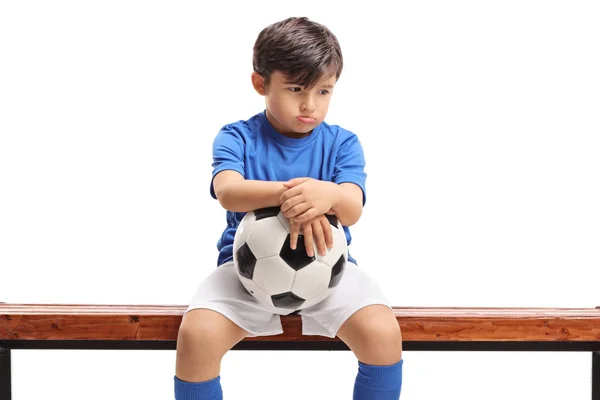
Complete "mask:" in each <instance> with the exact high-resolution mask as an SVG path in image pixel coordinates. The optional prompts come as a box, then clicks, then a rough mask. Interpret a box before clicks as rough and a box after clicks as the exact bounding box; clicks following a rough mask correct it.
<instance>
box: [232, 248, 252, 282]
mask: <svg viewBox="0 0 600 400" xmlns="http://www.w3.org/2000/svg"><path fill="white" fill-rule="evenodd" d="M236 255H237V268H238V271H239V272H240V275H242V276H245V277H246V278H248V279H252V276H253V275H254V266H256V257H255V256H254V254H252V250H250V247H248V243H244V244H243V245H242V246H240V248H239V249H238V250H237V253H236Z"/></svg>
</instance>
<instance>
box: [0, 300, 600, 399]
mask: <svg viewBox="0 0 600 400" xmlns="http://www.w3.org/2000/svg"><path fill="white" fill-rule="evenodd" d="M184 310H185V306H150V305H53V304H0V400H10V398H11V362H10V356H11V353H10V352H11V350H13V349H38V350H39V349H74V350H87V349H119V350H133V349H136V350H139V349H143V350H161V349H162V350H174V349H175V344H176V339H177V330H178V328H179V324H180V323H181V318H182V316H183V313H184ZM394 311H395V314H396V318H397V320H398V323H399V325H400V327H401V328H402V335H403V349H404V350H405V351H413V350H416V351H428V350H435V351H587V352H591V353H592V399H593V400H600V309H599V308H451V307H444V308H434V307H394ZM282 324H283V329H284V333H283V334H281V335H277V336H267V337H258V338H247V339H245V340H243V341H242V342H240V343H239V344H238V345H237V346H236V347H234V350H348V348H347V347H346V346H345V345H344V343H343V342H341V341H340V340H339V339H337V338H334V339H331V338H326V337H321V336H303V335H302V333H301V321H300V316H297V315H291V316H286V317H283V318H282Z"/></svg>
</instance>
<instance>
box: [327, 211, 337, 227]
mask: <svg viewBox="0 0 600 400" xmlns="http://www.w3.org/2000/svg"><path fill="white" fill-rule="evenodd" d="M325 218H327V220H328V221H329V223H330V224H331V226H333V227H334V228H336V229H337V227H338V226H337V224H338V219H337V217H336V216H335V215H328V214H325Z"/></svg>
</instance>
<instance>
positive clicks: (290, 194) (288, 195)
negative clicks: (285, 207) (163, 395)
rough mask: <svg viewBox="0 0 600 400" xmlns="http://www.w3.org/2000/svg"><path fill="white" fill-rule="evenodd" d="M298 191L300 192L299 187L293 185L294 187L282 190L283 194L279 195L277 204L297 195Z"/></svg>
mask: <svg viewBox="0 0 600 400" xmlns="http://www.w3.org/2000/svg"><path fill="white" fill-rule="evenodd" d="M300 193H302V189H301V188H296V187H294V188H291V189H288V190H286V191H285V192H283V194H282V195H281V196H279V204H283V203H285V202H286V201H288V200H289V199H291V198H293V197H296V196H298V195H299V194H300Z"/></svg>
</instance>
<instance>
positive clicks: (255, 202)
mask: <svg viewBox="0 0 600 400" xmlns="http://www.w3.org/2000/svg"><path fill="white" fill-rule="evenodd" d="M285 190H286V188H285V187H284V186H283V182H271V181H257V180H239V181H233V182H228V183H227V184H226V185H224V187H222V188H220V189H219V191H218V193H216V195H217V199H218V200H219V202H220V203H221V205H222V206H223V208H225V209H226V210H229V211H233V212H248V211H253V210H257V209H259V208H265V207H275V206H279V205H280V204H279V198H280V197H281V195H282V194H283V192H285Z"/></svg>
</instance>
